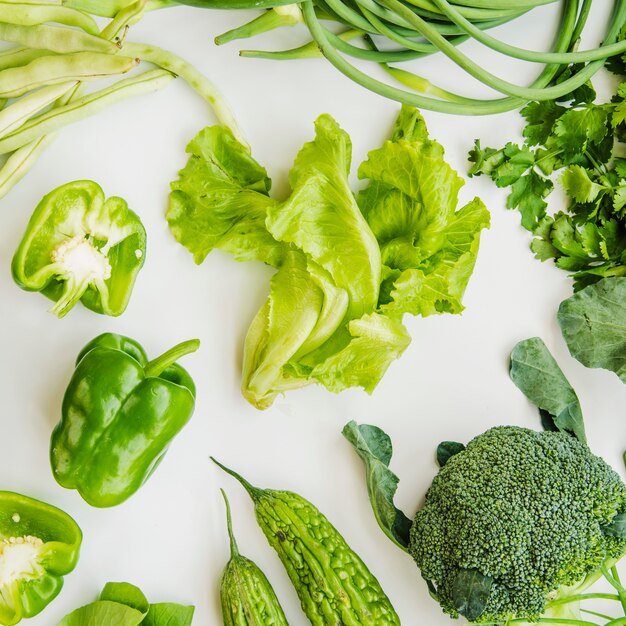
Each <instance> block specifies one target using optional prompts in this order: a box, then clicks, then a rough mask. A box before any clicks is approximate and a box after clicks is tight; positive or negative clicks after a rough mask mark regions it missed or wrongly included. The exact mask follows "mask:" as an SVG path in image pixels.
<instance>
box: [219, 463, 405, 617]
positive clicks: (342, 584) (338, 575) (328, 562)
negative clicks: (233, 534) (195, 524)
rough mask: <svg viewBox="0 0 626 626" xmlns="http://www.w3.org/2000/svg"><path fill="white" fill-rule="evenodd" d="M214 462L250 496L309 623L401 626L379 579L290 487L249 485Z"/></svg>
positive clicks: (324, 519)
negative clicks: (279, 489)
mask: <svg viewBox="0 0 626 626" xmlns="http://www.w3.org/2000/svg"><path fill="white" fill-rule="evenodd" d="M213 460H214V461H215V459H213ZM215 463H217V465H219V466H220V467H221V468H222V469H223V470H224V471H225V472H227V473H228V474H230V475H231V476H233V477H235V478H236V479H237V480H238V481H239V482H240V483H241V484H242V485H243V486H244V488H245V489H246V491H247V492H248V494H249V495H250V497H251V498H252V501H253V502H254V507H255V513H256V519H257V522H258V524H259V526H260V527H261V529H262V530H263V533H264V534H265V536H266V537H267V540H268V541H269V543H270V545H271V546H272V547H273V548H274V549H275V550H276V552H277V553H278V556H279V558H280V560H281V561H282V563H283V565H284V566H285V569H286V570H287V574H288V575H289V578H290V579H291V582H292V583H293V585H294V587H295V589H296V592H297V593H298V596H299V598H300V602H301V604H302V609H303V611H304V612H305V614H306V616H307V617H308V618H309V620H310V622H311V624H313V626H339V625H341V626H400V618H399V617H398V615H397V613H396V612H395V610H394V608H393V607H392V606H391V602H390V601H389V599H388V598H387V596H386V595H385V592H384V591H383V590H382V588H381V586H380V584H379V582H378V581H377V580H376V578H375V577H374V576H373V575H372V573H371V572H370V571H369V570H368V568H367V566H366V565H365V564H364V563H363V561H362V560H361V559H360V558H359V556H358V555H357V554H356V553H355V552H353V551H352V550H351V549H350V546H348V544H347V543H346V541H345V540H344V538H343V537H342V536H341V535H340V534H339V532H338V531H337V529H336V528H335V527H334V526H333V525H332V524H331V523H330V522H329V521H328V520H327V519H326V517H324V515H323V514H322V513H321V512H320V511H319V510H318V509H317V508H316V507H315V506H313V505H312V504H311V503H310V502H309V501H308V500H306V499H304V498H303V497H302V496H299V495H298V494H295V493H292V492H290V491H276V490H271V489H258V488H256V487H253V486H252V485H251V484H250V483H248V482H247V481H246V480H245V479H244V478H242V477H241V476H240V475H239V474H237V473H235V472H233V471H232V470H230V469H228V468H227V467H224V466H223V465H221V464H220V463H218V462H217V461H215Z"/></svg>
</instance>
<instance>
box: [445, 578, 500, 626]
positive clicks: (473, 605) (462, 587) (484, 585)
mask: <svg viewBox="0 0 626 626" xmlns="http://www.w3.org/2000/svg"><path fill="white" fill-rule="evenodd" d="M492 587H493V578H492V577H491V576H486V575H485V574H482V573H481V572H479V571H478V570H477V569H461V570H459V573H458V575H457V577H456V578H455V580H454V585H453V587H452V602H453V603H454V608H455V609H456V610H457V611H458V612H459V614H460V615H462V616H463V617H466V618H467V619H468V620H469V621H470V622H473V621H474V620H477V619H478V618H479V617H480V616H481V615H482V614H483V613H484V612H485V609H486V608H487V604H488V603H489V596H490V594H491V588H492Z"/></svg>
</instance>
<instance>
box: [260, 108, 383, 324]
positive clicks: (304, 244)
mask: <svg viewBox="0 0 626 626" xmlns="http://www.w3.org/2000/svg"><path fill="white" fill-rule="evenodd" d="M315 131H316V135H315V140H314V141H311V142H309V143H307V144H305V146H304V147H303V148H302V150H300V153H299V154H298V156H297V157H296V160H295V163H294V165H293V168H292V169H291V171H290V172H289V182H290V184H291V188H292V193H291V196H290V197H289V198H288V199H287V200H286V201H285V202H283V203H281V204H277V205H273V206H271V207H269V209H268V212H267V219H266V225H267V229H268V230H269V232H270V233H271V234H272V235H273V236H274V237H275V238H276V239H277V240H278V241H284V242H287V243H292V244H294V245H295V246H296V247H297V248H298V249H300V250H302V252H304V253H305V254H306V255H307V256H308V257H309V258H310V259H312V260H313V261H315V263H317V264H318V265H320V266H321V267H323V268H324V269H325V270H326V271H327V272H328V273H329V274H330V276H331V277H332V279H333V281H334V283H335V285H336V286H337V287H339V288H341V289H345V290H346V291H347V292H348V294H349V303H350V304H349V309H348V311H349V314H350V315H351V316H352V317H356V316H358V315H362V314H363V313H370V312H372V311H373V310H374V307H375V306H376V302H377V300H378V286H379V283H380V266H381V262H380V251H379V249H378V246H377V244H376V239H375V238H374V236H373V235H372V233H371V231H370V230H369V228H367V224H366V223H365V220H364V219H363V215H362V214H361V211H360V210H359V206H358V205H357V203H356V200H355V198H354V195H353V194H352V192H351V191H350V187H349V185H348V174H349V172H350V162H351V155H352V143H351V141H350V138H349V137H348V134H347V133H346V132H345V131H344V130H342V129H341V128H340V127H339V125H338V124H337V122H335V120H334V119H333V118H332V117H330V115H322V116H321V117H319V118H318V119H317V121H316V122H315ZM338 246H341V255H339V254H337V252H338ZM346 259H349V262H346Z"/></svg>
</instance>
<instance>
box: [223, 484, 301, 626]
mask: <svg viewBox="0 0 626 626" xmlns="http://www.w3.org/2000/svg"><path fill="white" fill-rule="evenodd" d="M222 496H223V497H224V504H225V505H226V525H227V528H228V538H229V540H230V559H229V561H228V563H227V564H226V567H225V568H224V572H223V573H222V580H221V584H220V603H221V605H222V619H223V621H224V626H289V624H288V623H287V618H286V617H285V614H284V613H283V609H282V607H281V606H280V602H279V601H278V598H277V597H276V594H275V593H274V589H272V585H271V584H270V581H269V580H267V577H266V576H265V574H264V573H263V572H262V571H261V570H260V569H259V567H258V565H257V564H256V563H255V562H254V561H251V560H250V559H248V558H246V557H245V556H242V555H241V554H240V553H239V547H238V546H237V540H236V539H235V533H234V532H233V521H232V517H231V512H230V503H229V502H228V498H227V496H226V493H225V492H224V490H222Z"/></svg>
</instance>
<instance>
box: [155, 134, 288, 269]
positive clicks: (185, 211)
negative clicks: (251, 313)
mask: <svg viewBox="0 0 626 626" xmlns="http://www.w3.org/2000/svg"><path fill="white" fill-rule="evenodd" d="M187 152H189V153H191V157H190V158H189V161H188V162H187V165H186V166H185V167H184V168H183V169H182V170H181V171H180V172H179V178H178V180H175V181H174V182H173V183H172V184H171V188H172V192H171V194H170V198H169V207H168V210H167V213H166V218H167V221H168V223H169V226H170V230H171V231H172V234H173V235H174V237H175V238H176V240H177V241H178V242H179V243H181V244H182V245H183V246H185V247H186V248H187V249H188V250H189V251H190V252H191V253H192V254H193V257H194V260H195V262H196V263H202V261H204V259H205V258H206V256H207V254H209V252H211V250H213V249H215V248H220V249H222V250H224V251H225V252H229V253H230V254H232V255H233V256H234V257H235V259H237V260H238V261H250V260H258V261H263V262H264V263H268V264H269V265H273V266H277V265H278V264H279V263H280V261H281V259H282V256H283V254H284V249H285V246H284V245H283V244H281V243H279V242H277V241H276V240H275V239H274V237H272V235H271V234H270V233H269V232H268V231H267V228H266V227H265V219H266V216H267V211H268V209H269V207H270V206H273V205H274V204H275V201H274V200H272V199H271V198H270V197H269V196H268V193H269V190H270V187H271V181H270V179H269V178H268V176H267V172H266V170H265V168H263V167H261V166H260V165H259V164H258V163H257V162H256V161H255V160H254V159H253V158H252V156H251V155H250V153H249V151H248V149H247V148H246V147H244V146H242V145H241V144H240V143H239V142H238V141H237V140H236V139H235V137H234V136H233V134H232V132H231V131H230V130H229V129H227V128H224V127H222V126H211V127H209V128H205V129H203V130H201V131H200V132H199V133H198V134H197V135H196V136H195V137H194V139H192V140H191V141H190V142H189V145H188V146H187Z"/></svg>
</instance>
